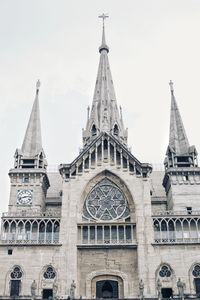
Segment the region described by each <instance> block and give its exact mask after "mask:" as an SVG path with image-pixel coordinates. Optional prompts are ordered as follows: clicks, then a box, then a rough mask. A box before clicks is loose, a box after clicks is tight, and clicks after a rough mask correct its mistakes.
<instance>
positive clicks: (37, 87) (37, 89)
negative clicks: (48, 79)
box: [36, 79, 41, 94]
mask: <svg viewBox="0 0 200 300" xmlns="http://www.w3.org/2000/svg"><path fill="white" fill-rule="evenodd" d="M40 86H41V82H40V80H39V79H38V81H37V82H36V94H38V93H39V90H40Z"/></svg>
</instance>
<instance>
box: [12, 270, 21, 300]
mask: <svg viewBox="0 0 200 300" xmlns="http://www.w3.org/2000/svg"><path fill="white" fill-rule="evenodd" d="M22 274H23V273H22V270H21V268H20V266H14V267H13V269H12V271H11V273H10V296H11V297H18V296H19V294H20V290H21V279H22Z"/></svg>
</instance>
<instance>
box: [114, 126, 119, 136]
mask: <svg viewBox="0 0 200 300" xmlns="http://www.w3.org/2000/svg"><path fill="white" fill-rule="evenodd" d="M113 134H114V135H117V136H118V135H119V128H118V126H117V124H115V126H114V128H113Z"/></svg>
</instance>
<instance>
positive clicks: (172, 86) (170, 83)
mask: <svg viewBox="0 0 200 300" xmlns="http://www.w3.org/2000/svg"><path fill="white" fill-rule="evenodd" d="M169 86H170V91H171V93H172V94H173V93H174V83H173V81H172V80H170V82H169Z"/></svg>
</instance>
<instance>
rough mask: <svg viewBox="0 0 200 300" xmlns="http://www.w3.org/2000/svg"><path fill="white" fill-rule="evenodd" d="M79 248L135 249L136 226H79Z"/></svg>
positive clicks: (127, 224) (129, 224)
mask: <svg viewBox="0 0 200 300" xmlns="http://www.w3.org/2000/svg"><path fill="white" fill-rule="evenodd" d="M77 247H78V248H123V247H126V248H127V247H128V248H135V247H137V243H136V239H135V224H131V223H126V224H98V225H97V224H91V223H90V224H79V225H78V245H77Z"/></svg>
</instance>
